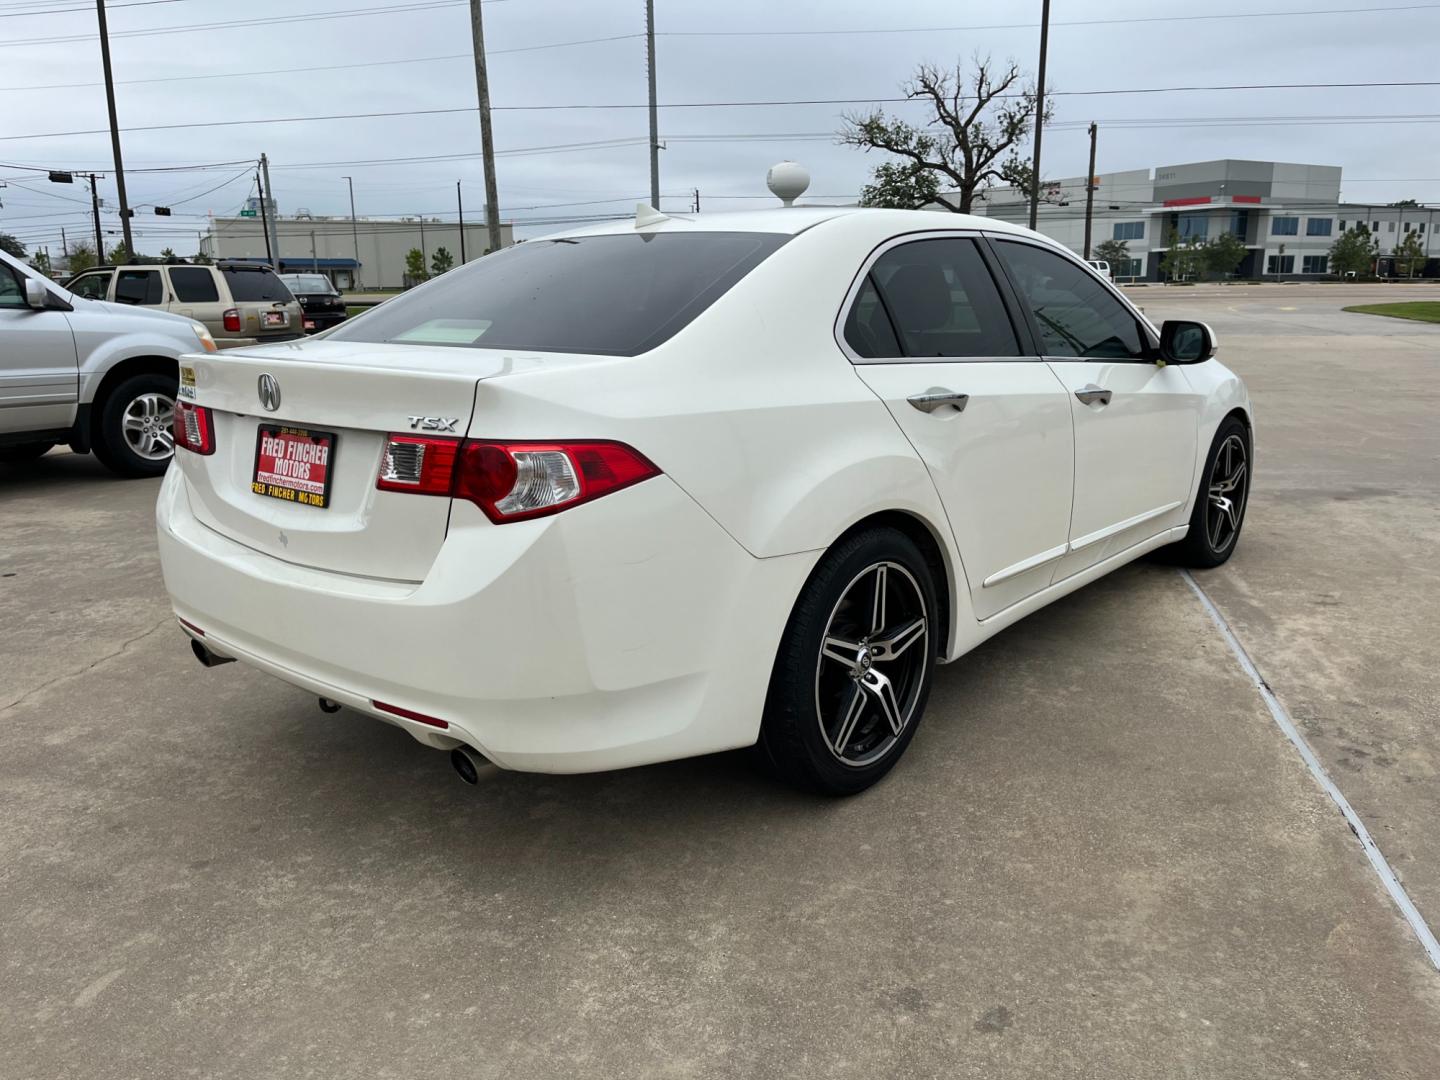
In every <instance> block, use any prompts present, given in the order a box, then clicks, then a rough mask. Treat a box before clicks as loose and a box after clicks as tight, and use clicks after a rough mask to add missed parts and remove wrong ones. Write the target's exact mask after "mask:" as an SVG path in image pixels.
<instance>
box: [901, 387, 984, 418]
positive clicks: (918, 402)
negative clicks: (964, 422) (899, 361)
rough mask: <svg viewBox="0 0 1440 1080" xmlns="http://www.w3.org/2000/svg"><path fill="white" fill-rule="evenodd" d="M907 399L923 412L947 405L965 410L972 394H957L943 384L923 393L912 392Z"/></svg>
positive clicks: (956, 409)
mask: <svg viewBox="0 0 1440 1080" xmlns="http://www.w3.org/2000/svg"><path fill="white" fill-rule="evenodd" d="M905 400H906V401H908V402H910V404H911V405H914V406H915V408H917V409H919V410H920V411H921V412H923V413H933V412H934V411H935V410H936V409H943V408H944V407H945V406H946V405H953V406H955V411H956V412H964V411H965V406H966V405H968V404H969V403H970V395H969V394H957V393H955V391H953V390H946V389H945V388H944V387H943V386H932V387H931V388H930V389H929V390H926V391H925V392H924V393H923V394H911V395H910V396H909V397H908V398H906V399H905Z"/></svg>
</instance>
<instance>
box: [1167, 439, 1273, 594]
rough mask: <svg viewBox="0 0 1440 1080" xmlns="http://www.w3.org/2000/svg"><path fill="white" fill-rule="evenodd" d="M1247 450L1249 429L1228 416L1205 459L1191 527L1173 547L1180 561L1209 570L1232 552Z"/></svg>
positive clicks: (1245, 500)
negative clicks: (1183, 537)
mask: <svg viewBox="0 0 1440 1080" xmlns="http://www.w3.org/2000/svg"><path fill="white" fill-rule="evenodd" d="M1250 451H1251V446H1250V430H1249V429H1248V428H1247V427H1246V426H1245V424H1244V422H1243V421H1241V420H1240V418H1239V417H1236V416H1230V417H1227V418H1226V419H1225V421H1224V422H1223V423H1221V425H1220V430H1218V431H1217V432H1215V441H1214V442H1212V443H1211V444H1210V453H1209V455H1208V456H1207V457H1206V459H1205V471H1204V472H1203V473H1201V476H1200V490H1199V491H1198V492H1196V494H1195V509H1194V510H1192V511H1191V513H1190V531H1189V532H1188V533H1186V535H1185V539H1184V540H1181V541H1179V542H1178V543H1176V544H1174V545H1172V548H1173V554H1174V555H1175V557H1176V560H1177V561H1178V562H1180V563H1181V564H1182V565H1184V566H1193V567H1195V568H1196V569H1198V570H1208V569H1210V568H1211V567H1215V566H1219V565H1220V564H1221V563H1223V562H1224V561H1225V560H1226V559H1228V558H1230V556H1231V555H1232V554H1234V552H1235V545H1236V544H1237V543H1238V542H1239V540H1240V529H1241V527H1242V526H1243V525H1244V524H1245V508H1246V507H1247V506H1248V505H1249V502H1250V481H1251V479H1252V476H1253V470H1252V468H1251V463H1250Z"/></svg>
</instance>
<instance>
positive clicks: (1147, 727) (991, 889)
mask: <svg viewBox="0 0 1440 1080" xmlns="http://www.w3.org/2000/svg"><path fill="white" fill-rule="evenodd" d="M1282 289H1283V290H1284V291H1283V294H1282V291H1281V290H1282ZM1309 291H1310V290H1309V287H1303V286H1302V287H1288V288H1286V287H1275V286H1272V287H1269V288H1268V289H1259V290H1254V289H1247V288H1245V287H1226V288H1223V289H1222V288H1215V289H1207V288H1198V289H1193V290H1188V289H1187V290H1180V289H1170V290H1161V289H1151V290H1144V291H1137V294H1138V295H1137V299H1138V300H1139V301H1140V302H1141V303H1142V304H1144V305H1145V306H1146V307H1147V309H1149V310H1150V313H1151V314H1152V315H1154V316H1157V317H1164V316H1165V315H1180V314H1191V315H1196V314H1198V315H1200V316H1201V317H1204V318H1207V319H1208V320H1209V321H1211V322H1212V324H1213V325H1214V326H1215V328H1216V330H1217V332H1218V334H1219V335H1220V338H1221V341H1222V349H1223V355H1224V357H1225V359H1226V361H1227V362H1228V363H1230V364H1231V365H1232V366H1234V367H1235V368H1236V369H1237V370H1239V371H1240V372H1241V373H1242V374H1243V375H1244V376H1245V377H1246V378H1247V379H1248V380H1249V382H1250V385H1251V387H1252V389H1253V391H1254V394H1255V399H1256V404H1257V410H1258V414H1259V415H1258V439H1259V446H1258V451H1257V465H1258V472H1257V484H1256V488H1255V492H1254V496H1253V501H1252V504H1251V510H1250V518H1249V522H1248V524H1247V529H1246V533H1245V536H1244V537H1243V538H1242V541H1241V546H1240V549H1239V551H1238V552H1237V555H1236V557H1235V558H1234V559H1233V560H1232V561H1231V562H1230V563H1229V564H1228V565H1227V566H1226V567H1224V568H1221V569H1220V570H1217V571H1213V572H1210V573H1208V574H1204V575H1200V579H1201V581H1202V583H1203V586H1204V588H1205V589H1206V590H1207V592H1208V593H1209V594H1210V595H1211V596H1213V597H1214V599H1215V600H1216V602H1217V603H1218V604H1219V606H1220V607H1221V609H1222V610H1223V611H1224V613H1225V614H1226V616H1227V617H1228V618H1229V619H1230V620H1231V621H1232V623H1233V624H1234V626H1235V628H1236V630H1237V632H1238V634H1239V635H1240V637H1241V639H1242V640H1243V642H1244V644H1245V645H1246V646H1247V648H1248V649H1249V650H1250V652H1251V654H1252V655H1253V656H1254V658H1255V660H1256V662H1257V664H1258V665H1259V666H1260V668H1261V670H1262V672H1263V673H1264V675H1265V676H1266V678H1267V679H1268V681H1269V682H1270V683H1271V685H1272V686H1273V687H1274V688H1275V690H1276V692H1277V693H1278V695H1279V697H1280V699H1281V700H1282V701H1283V702H1284V703H1285V704H1286V705H1287V706H1288V707H1289V709H1290V710H1291V711H1292V712H1293V714H1294V715H1295V717H1296V719H1297V721H1299V722H1300V724H1301V725H1302V727H1303V728H1304V730H1305V731H1306V732H1307V734H1308V735H1309V737H1310V738H1311V739H1312V740H1313V742H1314V744H1315V746H1316V748H1317V750H1318V752H1319V753H1320V754H1321V757H1322V759H1323V760H1324V762H1325V764H1326V766H1327V767H1328V768H1329V770H1330V771H1331V773H1332V775H1333V776H1334V777H1335V778H1336V780H1337V782H1339V783H1340V785H1341V787H1342V788H1343V790H1344V791H1345V793H1346V794H1347V796H1348V797H1349V798H1350V799H1351V801H1352V802H1353V803H1354V804H1355V806H1356V808H1357V809H1358V811H1359V812H1360V813H1361V815H1362V816H1363V817H1364V818H1365V820H1366V822H1367V824H1368V825H1369V826H1370V828H1371V829H1372V831H1373V832H1374V833H1375V835H1376V837H1377V839H1378V840H1379V842H1380V844H1381V846H1382V848H1383V849H1384V850H1385V853H1386V855H1387V856H1388V857H1389V858H1390V859H1391V861H1392V862H1393V863H1394V864H1395V866H1396V869H1397V871H1398V872H1399V873H1400V874H1401V875H1402V876H1403V878H1404V880H1405V883H1406V886H1407V887H1408V888H1409V889H1410V890H1411V892H1412V894H1413V896H1414V898H1415V900H1416V902H1417V903H1418V904H1419V905H1420V908H1421V910H1422V911H1423V912H1427V913H1428V914H1429V917H1430V920H1431V923H1432V925H1436V924H1440V836H1437V835H1436V830H1435V829H1434V828H1433V822H1434V821H1435V820H1436V805H1435V801H1436V798H1437V795H1436V784H1435V775H1436V769H1437V767H1440V746H1437V737H1436V733H1435V731H1434V730H1433V723H1434V719H1435V716H1436V708H1435V705H1436V687H1437V683H1440V674H1437V672H1436V670H1435V668H1434V667H1433V662H1434V658H1435V646H1434V639H1435V631H1436V629H1437V622H1440V576H1437V571H1436V569H1435V567H1434V565H1433V559H1430V558H1429V556H1430V553H1431V552H1433V551H1434V550H1435V542H1436V539H1437V533H1440V515H1437V485H1440V442H1437V439H1440V435H1437V430H1440V428H1437V424H1436V414H1437V391H1436V390H1435V389H1434V386H1435V384H1436V374H1437V372H1436V368H1437V365H1440V327H1431V326H1424V325H1421V324H1413V323H1401V322H1392V321H1388V320H1382V319H1377V318H1374V317H1367V316H1359V315H1341V314H1339V313H1338V310H1337V309H1338V307H1339V306H1340V304H1341V303H1354V302H1358V301H1357V300H1355V299H1351V298H1347V297H1345V296H1343V295H1342V293H1348V292H1350V291H1351V290H1344V289H1335V288H1333V287H1332V288H1331V289H1329V290H1327V291H1325V292H1324V293H1323V295H1318V296H1312V295H1310V294H1309ZM1361 292H1362V294H1363V295H1364V296H1365V297H1367V298H1368V297H1371V296H1374V295H1375V294H1374V292H1373V291H1372V290H1368V289H1367V290H1361ZM1208 294H1214V295H1208ZM0 470H3V471H0V575H3V576H0V626H3V627H4V630H3V631H0V821H3V822H4V828H3V829H0V1075H3V1076H5V1077H6V1080H10V1078H15V1080H27V1078H34V1080H52V1078H56V1077H65V1078H67V1080H70V1078H82V1077H83V1078H91V1077H97V1078H99V1077H104V1078H111V1077H113V1078H117V1080H118V1078H132V1077H140V1076H156V1077H165V1078H167V1080H168V1078H171V1077H192V1076H193V1077H202V1076H203V1077H216V1078H220V1077H224V1078H231V1077H233V1078H247V1080H249V1078H254V1077H266V1078H278V1077H346V1078H350V1077H361V1076H363V1077H377V1078H378V1077H397V1078H399V1077H404V1078H413V1077H421V1076H423V1077H427V1078H444V1077H452V1076H453V1077H462V1076H463V1077H506V1078H528V1077H554V1076H568V1075H575V1076H580V1075H584V1076H614V1077H629V1076H667V1077H668V1076H689V1077H711V1076H714V1077H722V1076H723V1077H729V1076H734V1077H746V1078H752V1077H796V1076H816V1077H820V1076H823V1077H865V1078H870V1077H907V1078H908V1077H931V1076H934V1077H947V1078H950V1077H988V1078H994V1077H1027V1078H1029V1077H1040V1076H1047V1077H1049V1076H1053V1077H1067V1078H1068V1077H1096V1078H1105V1080H1117V1078H1128V1077H1136V1078H1141V1077H1143V1078H1147V1080H1150V1078H1156V1077H1197V1078H1200V1077H1203V1078H1206V1080H1209V1078H1222V1077H1235V1078H1244V1080H1255V1078H1261V1077H1287V1078H1289V1077H1295V1076H1309V1077H1356V1078H1366V1080H1370V1078H1377V1077H1384V1078H1386V1080H1391V1078H1407V1077H1408V1078H1417V1080H1419V1078H1429V1077H1433V1076H1434V1075H1435V1072H1436V1067H1435V1047H1436V1045H1437V1044H1440V974H1437V973H1436V971H1435V970H1434V969H1433V968H1431V967H1430V966H1429V965H1428V964H1427V962H1426V961H1425V959H1424V956H1423V954H1422V952H1421V950H1420V947H1419V945H1418V944H1417V942H1416V939H1415V938H1414V936H1413V934H1412V933H1411V931H1410V929H1409V928H1408V927H1407V926H1406V924H1405V923H1404V922H1403V921H1402V920H1401V919H1400V918H1399V916H1398V914H1397V911H1396V909H1395V907H1394V905H1393V904H1392V903H1391V902H1390V900H1389V899H1388V897H1387V896H1386V894H1385V893H1384V892H1383V890H1382V889H1381V887H1380V885H1379V882H1378V880H1377V878H1376V876H1375V875H1374V873H1373V872H1372V870H1371V868H1370V866H1369V864H1368V863H1367V862H1366V861H1365V859H1364V857H1363V856H1362V853H1361V850H1360V847H1359V845H1358V843H1357V842H1356V840H1355V838H1354V836H1353V835H1352V834H1351V832H1350V831H1349V829H1348V828H1347V827H1346V825H1345V823H1344V821H1343V819H1342V818H1341V817H1340V815H1339V814H1338V813H1337V812H1336V810H1335V808H1334V806H1333V804H1332V803H1331V802H1330V801H1329V799H1328V798H1327V797H1326V796H1325V795H1323V794H1322V793H1321V791H1320V789H1319V787H1318V786H1317V784H1316V783H1315V781H1314V779H1313V778H1312V776H1311V775H1310V774H1309V772H1307V771H1306V769H1305V767H1304V766H1303V764H1302V763H1301V761H1300V759H1299V757H1298V755H1297V754H1296V752H1295V750H1294V748H1293V747H1292V746H1291V745H1290V743H1289V742H1287V741H1286V740H1285V738H1284V737H1283V736H1282V734H1281V733H1280V732H1279V730H1278V729H1277V728H1276V726H1275V724H1274V723H1273V721H1272V719H1271V717H1270V715H1269V713H1268V712H1267V710H1266V708H1265V706H1264V704H1263V703H1262V701H1261V700H1260V698H1259V697H1258V695H1257V694H1256V692H1255V690H1254V688H1253V687H1252V686H1251V684H1250V683H1249V681H1248V680H1247V678H1246V677H1245V676H1244V674H1243V673H1242V671H1241V670H1240V668H1239V666H1238V665H1237V662H1236V660H1235V658H1234V656H1233V655H1232V654H1231V653H1230V651H1229V650H1228V648H1227V646H1226V644H1225V642H1224V641H1223V639H1222V638H1221V637H1220V636H1219V634H1218V632H1217V631H1216V628H1215V626H1214V624H1213V623H1212V622H1211V621H1210V619H1209V618H1208V616H1207V615H1206V613H1205V611H1204V610H1203V609H1202V608H1201V606H1200V605H1199V603H1198V602H1197V600H1196V598H1195V596H1194V595H1193V593H1191V591H1190V590H1189V588H1188V587H1187V586H1186V585H1185V583H1184V582H1183V581H1182V580H1181V578H1180V577H1179V576H1178V574H1177V573H1176V572H1175V571H1174V570H1173V569H1172V568H1169V567H1166V566H1163V565H1160V564H1158V563H1154V562H1143V563H1140V564H1137V565H1134V566H1132V567H1130V568H1127V569H1126V570H1123V571H1121V572H1119V573H1117V574H1114V575H1112V576H1111V577H1110V578H1108V579H1106V580H1105V581H1102V582H1100V583H1098V584H1096V585H1093V586H1091V587H1089V588H1087V589H1084V590H1082V591H1081V592H1079V593H1077V594H1075V595H1073V596H1071V597H1069V598H1067V599H1065V600H1063V601H1061V602H1059V603H1057V604H1055V605H1053V606H1052V607H1050V608H1048V609H1046V610H1045V611H1043V612H1040V613H1038V614H1037V615H1034V616H1032V617H1031V618H1029V619H1027V620H1025V621H1024V622H1023V623H1022V624H1020V625H1018V626H1016V627H1015V628H1013V629H1011V630H1009V631H1007V632H1005V633H1004V634H1002V635H1000V636H999V637H997V638H996V639H994V640H992V641H991V642H989V643H987V644H986V645H985V646H984V647H982V648H981V649H980V650H978V651H977V652H975V653H973V654H971V655H970V656H969V657H967V658H965V659H964V660H962V661H961V662H959V663H957V664H954V665H951V666H949V667H947V668H944V669H942V671H941V673H940V675H939V677H938V679H937V683H936V687H935V692H934V695H933V697H932V703H931V707H930V710H929V713H928V715H927V717H926V720H925V723H924V726H923V727H922V728H921V729H920V731H919V732H918V734H917V737H916V740H915V742H914V744H913V746H912V748H911V750H910V753H909V754H908V755H907V757H906V759H905V760H904V761H903V762H902V763H901V765H900V766H899V767H898V768H897V769H896V770H895V772H894V773H893V774H892V776H891V777H890V778H889V779H888V780H887V781H886V782H885V783H883V784H882V785H880V786H879V787H877V788H875V789H873V790H872V791H871V792H869V793H867V794H866V795H864V796H863V797H860V798H857V799H852V800H848V801H843V802H833V801H817V800H813V799H809V798H804V797H801V796H798V795H794V794H791V793H789V792H786V791H784V790H780V789H777V788H775V787H774V786H772V785H771V784H770V783H769V782H767V781H766V780H764V779H763V778H760V777H758V776H755V775H753V774H752V773H751V772H750V771H749V769H748V767H747V765H746V764H745V762H744V761H743V759H742V758H741V756H740V755H725V756H721V757H717V758H708V759H701V760H697V761H691V762H683V763H677V764H673V765H664V766H656V767H652V768H646V769H637V770H631V771H627V772H621V773H613V774H606V775H598V776H589V777H568V778H556V777H543V776H523V775H502V776H500V777H498V778H496V779H495V781H494V782H492V783H490V784H488V785H486V786H484V787H482V788H480V789H470V788H466V787H464V786H462V785H461V784H460V783H459V782H458V781H457V780H456V778H455V777H454V775H453V774H452V773H451V772H450V770H449V767H448V765H447V764H446V762H445V759H444V757H443V756H442V755H439V754H437V753H435V752H434V751H430V750H427V749H424V748H422V747H420V746H419V745H417V744H415V743H413V742H412V741H411V740H410V739H409V738H408V737H406V736H405V735H403V734H402V733H400V732H398V731H396V730H394V729H391V728H388V727H386V726H384V725H381V724H377V723H374V722H371V721H369V720H366V719H362V718H359V717H356V716H354V715H352V714H347V713H341V714H339V715H337V716H324V715H322V714H321V713H319V712H318V710H317V709H316V708H315V705H314V702H313V701H312V700H311V699H309V698H308V697H306V696H305V695H303V694H301V693H300V692H298V691H295V690H292V689H290V688H289V687H287V686H285V685H284V684H281V683H279V682H276V681H274V680H271V679H269V678H267V677H264V676H261V675H259V674H256V673H252V672H249V671H245V670H242V669H241V666H240V665H238V664H236V665H229V666H226V667H223V668H219V669H216V670H213V671H205V670H203V669H201V668H200V667H199V666H198V665H196V664H195V662H194V661H193V659H192V658H191V657H190V655H189V652H188V650H187V649H186V647H185V643H184V640H183V638H182V637H181V635H180V633H179V632H178V630H176V629H175V628H174V626H173V623H172V621H171V619H170V617H169V614H168V609H167V607H166V604H165V602H164V600H163V598H162V596H161V593H160V587H159V574H158V570H157V567H156V561H155V556H154V542H153V539H152V535H151V532H152V524H151V513H152V505H153V500H154V495H155V489H156V484H155V483H154V482H128V483H126V482H117V481H114V480H112V479H110V478H109V477H108V476H107V475H106V474H105V473H104V472H103V471H102V470H101V469H100V468H99V466H98V465H97V464H96V463H95V462H93V461H92V460H91V459H89V458H80V457H75V456H73V455H69V454H64V453H56V454H52V455H50V456H48V457H47V458H45V459H44V460H43V461H41V462H40V463H38V464H36V465H32V466H29V467H26V468H23V469H18V468H7V467H4V466H0ZM455 647H463V643H456V644H455Z"/></svg>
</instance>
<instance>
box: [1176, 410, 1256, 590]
mask: <svg viewBox="0 0 1440 1080" xmlns="http://www.w3.org/2000/svg"><path fill="white" fill-rule="evenodd" d="M1232 435H1238V436H1240V442H1241V444H1242V445H1243V446H1244V447H1245V471H1246V476H1245V501H1244V502H1243V503H1242V504H1241V507H1240V524H1239V525H1237V526H1236V527H1235V533H1234V536H1233V537H1232V538H1231V540H1230V542H1229V544H1227V545H1226V546H1225V547H1224V548H1223V549H1222V550H1219V551H1217V550H1216V549H1215V548H1214V547H1213V546H1212V545H1211V543H1210V530H1209V529H1208V528H1207V527H1206V525H1207V522H1206V520H1205V519H1206V515H1207V514H1208V513H1209V507H1210V482H1211V478H1212V476H1213V475H1214V472H1215V462H1216V460H1217V459H1218V458H1219V456H1220V448H1221V447H1222V446H1224V445H1225V442H1226V441H1227V440H1228V439H1229V438H1230V436H1232ZM1254 479H1255V460H1254V454H1253V452H1252V450H1251V445H1250V429H1249V428H1247V427H1246V426H1245V424H1244V423H1243V422H1242V421H1241V420H1240V419H1239V418H1238V417H1235V416H1229V417H1226V418H1225V420H1223V421H1222V422H1221V424H1220V427H1219V428H1218V429H1216V431H1215V437H1214V438H1213V439H1212V440H1211V441H1210V452H1209V453H1207V454H1206V455H1205V468H1204V470H1203V471H1202V472H1201V474H1200V486H1199V489H1198V490H1197V491H1196V494H1195V509H1194V511H1193V512H1192V513H1191V516H1190V535H1189V536H1188V537H1187V538H1186V539H1187V540H1189V541H1190V542H1191V544H1190V547H1191V552H1190V554H1191V559H1190V562H1191V564H1192V565H1198V566H1201V567H1213V566H1219V565H1220V564H1221V563H1223V562H1225V561H1226V560H1227V559H1229V558H1230V556H1231V555H1232V554H1234V552H1235V549H1236V547H1238V546H1239V544H1240V533H1241V532H1242V531H1244V528H1245V518H1246V515H1247V514H1248V513H1249V511H1250V489H1251V485H1252V484H1253V483H1254Z"/></svg>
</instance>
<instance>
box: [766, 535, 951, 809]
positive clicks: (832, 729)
mask: <svg viewBox="0 0 1440 1080" xmlns="http://www.w3.org/2000/svg"><path fill="white" fill-rule="evenodd" d="M936 610H937V605H936V592H935V582H934V579H933V577H932V575H931V572H930V567H929V565H928V564H927V563H926V561H925V558H924V556H923V555H922V554H921V553H920V550H919V549H918V548H917V547H916V546H915V543H914V541H912V540H911V539H910V538H909V537H907V536H906V535H905V534H904V533H901V532H898V531H897V530H894V529H890V528H881V527H877V528H873V529H867V530H865V531H863V532H859V533H856V534H855V535H853V536H850V537H848V538H846V539H845V540H842V541H841V542H840V543H839V544H837V545H836V546H835V547H834V548H832V549H831V550H830V551H829V552H828V553H827V554H826V556H825V558H824V559H823V560H822V561H821V563H820V565H819V566H818V567H817V568H816V569H815V571H814V573H812V574H811V576H810V580H809V581H808V582H806V584H805V588H804V589H803V590H802V592H801V594H800V599H799V600H798V601H796V604H795V610H794V611H793V612H792V613H791V615H790V621H789V622H788V623H787V625H786V627H785V634H784V637H783V638H782V640H781V643H780V650H779V653H778V654H777V656H776V659H775V667H774V670H773V672H772V674H771V678H770V691H769V695H768V697H767V698H766V702H765V716H764V720H763V721H762V723H761V728H760V743H759V750H760V753H761V755H762V757H763V759H764V760H765V761H766V762H768V764H769V765H770V766H771V768H772V769H773V770H774V771H775V772H776V773H777V774H778V775H779V777H780V778H781V779H782V780H784V781H785V782H787V783H789V784H791V785H793V786H794V787H798V788H800V789H802V790H805V791H813V792H818V793H821V794H826V795H853V794H856V793H858V792H861V791H864V790H865V789H866V788H868V787H869V786H870V785H871V784H873V783H875V782H876V781H877V780H879V779H880V778H881V777H883V776H884V775H885V774H886V773H887V772H889V771H890V769H891V768H892V767H894V765H895V763H896V762H897V761H898V760H899V759H900V755H901V754H903V753H904V752H905V748H906V747H907V746H909V745H910V740H911V739H912V738H914V736H915V729H916V727H917V726H918V725H919V723H920V717H921V715H922V714H923V713H924V711H925V702H926V699H927V698H928V697H929V694H930V680H931V676H932V674H933V672H934V667H935V653H936V650H937V648H938V643H937V641H936V634H937V632H938V629H939V622H938V620H937V619H936V617H935V612H936Z"/></svg>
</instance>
